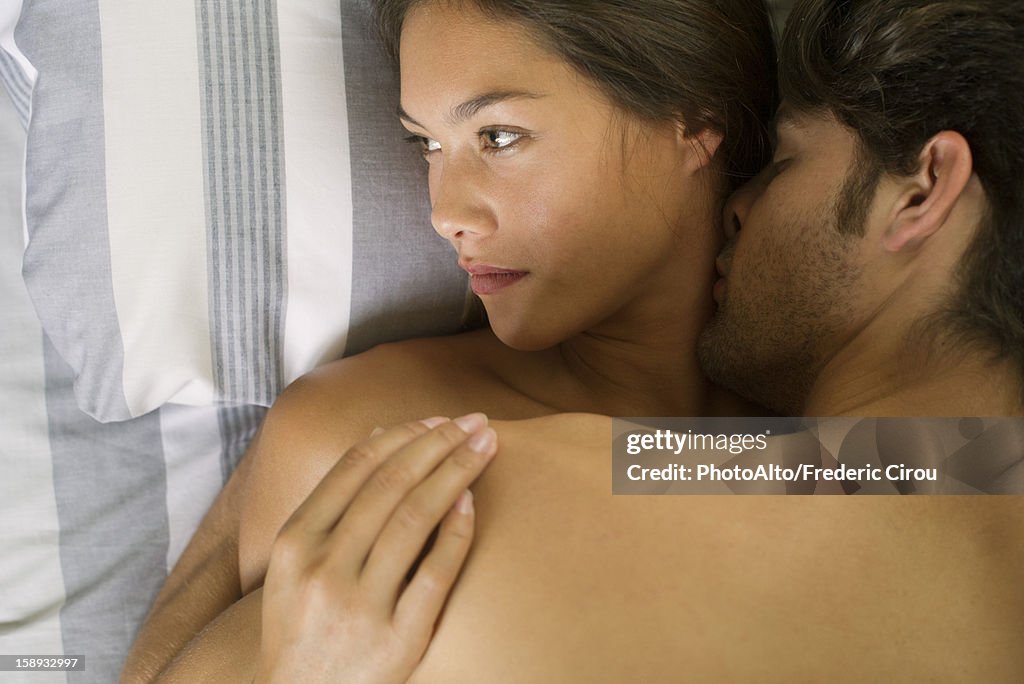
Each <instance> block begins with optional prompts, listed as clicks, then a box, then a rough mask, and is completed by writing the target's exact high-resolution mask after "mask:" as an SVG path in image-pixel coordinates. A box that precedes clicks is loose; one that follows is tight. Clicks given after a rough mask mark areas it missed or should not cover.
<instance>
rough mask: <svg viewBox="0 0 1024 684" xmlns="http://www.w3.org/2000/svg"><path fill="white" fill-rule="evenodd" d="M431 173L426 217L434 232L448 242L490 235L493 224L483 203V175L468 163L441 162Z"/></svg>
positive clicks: (493, 220)
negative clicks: (430, 199) (428, 216)
mask: <svg viewBox="0 0 1024 684" xmlns="http://www.w3.org/2000/svg"><path fill="white" fill-rule="evenodd" d="M432 171H433V170H432ZM435 173H436V174H437V179H436V181H435V182H434V183H431V198H432V204H433V210H432V212H431V216H430V219H431V223H433V225H434V230H436V231H437V233H438V234H439V235H441V237H443V238H446V239H447V240H449V241H452V242H454V241H456V240H462V239H466V238H470V237H485V236H487V235H490V234H491V233H493V232H494V231H495V229H496V228H497V221H496V220H495V217H494V213H493V211H492V210H491V208H490V206H489V202H488V200H487V195H486V192H485V189H484V183H483V182H482V181H483V172H482V171H481V170H479V169H474V168H472V165H470V164H465V163H461V162H458V161H456V160H445V161H444V162H442V167H441V168H440V169H437V170H436V171H435Z"/></svg>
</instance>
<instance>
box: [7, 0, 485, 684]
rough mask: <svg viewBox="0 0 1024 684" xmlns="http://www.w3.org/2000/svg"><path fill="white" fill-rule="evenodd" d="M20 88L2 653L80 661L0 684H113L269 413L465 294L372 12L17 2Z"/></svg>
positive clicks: (12, 61) (359, 8)
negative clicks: (286, 391)
mask: <svg viewBox="0 0 1024 684" xmlns="http://www.w3.org/2000/svg"><path fill="white" fill-rule="evenodd" d="M19 14H20V23H18V27H17V29H16V30H11V29H12V27H13V26H14V21H15V20H17V19H18V17H19ZM0 84H2V88H0V89H3V90H4V91H6V93H7V95H9V97H5V96H3V95H0V653H3V654H39V655H44V654H50V655H56V654H69V655H70V654H79V655H84V656H85V657H86V669H85V671H83V672H69V673H25V674H23V675H16V674H13V673H0V681H4V682H7V681H14V682H18V681H25V682H65V681H73V682H111V681H115V680H116V678H117V674H118V672H119V669H120V666H121V663H122V662H123V659H124V656H125V654H126V652H127V649H128V647H129V645H130V643H131V640H132V638H133V637H134V634H135V632H136V630H137V629H138V626H139V624H140V622H141V620H142V618H143V616H144V614H145V612H146V610H147V609H148V606H149V604H150V602H151V600H152V598H153V596H154V595H155V592H156V591H157V589H158V587H159V586H160V584H161V583H162V582H163V580H164V578H165V577H166V573H167V572H168V569H169V568H170V567H172V566H173V564H174V562H175V561H176V560H177V558H178V556H179V555H180V553H181V551H182V550H183V548H184V546H185V544H186V543H187V542H188V539H189V538H190V537H191V534H192V532H193V531H194V530H195V527H196V526H197V525H198V522H199V520H200V519H201V517H202V516H203V514H204V513H205V511H206V509H207V508H208V507H209V505H210V503H211V502H212V500H213V498H214V497H215V496H216V493H217V492H218V491H219V489H220V488H221V486H222V485H223V483H224V481H225V480H226V478H227V477H228V476H229V474H230V473H231V472H232V470H233V469H234V467H235V465H236V464H237V462H238V459H239V458H240V456H241V454H242V452H243V451H244V449H245V447H246V445H247V444H248V442H249V440H250V439H251V437H252V436H253V434H254V433H255V430H256V428H257V426H258V424H259V421H260V420H261V418H262V416H263V413H264V411H265V409H264V408H263V407H262V406H261V405H264V404H268V403H269V402H270V401H272V400H273V398H274V396H276V394H277V392H278V391H280V389H281V387H282V386H283V385H284V384H285V383H287V382H288V381H290V380H291V379H292V378H293V377H295V376H297V375H299V374H301V373H302V372H303V371H304V370H305V369H307V368H308V367H310V366H311V365H313V364H315V363H318V362H320V361H323V360H326V359H330V358H334V357H336V356H338V355H340V354H342V353H356V352H358V351H362V350H364V349H367V348H369V347H370V346H372V345H374V344H376V343H378V342H381V341H384V340H390V339H399V338H403V337H410V336H416V335H423V334H431V333H440V332H444V331H452V330H456V329H458V327H459V326H460V321H461V317H462V312H463V306H464V301H465V298H464V290H465V282H464V279H463V277H462V275H461V274H460V273H459V272H458V271H457V269H456V268H455V265H454V259H452V258H451V255H450V254H449V253H448V248H447V246H446V245H445V244H444V243H443V242H442V241H440V240H439V239H438V238H437V237H436V236H435V235H433V232H432V231H431V230H430V226H429V215H428V200H427V197H426V185H425V179H424V177H423V165H422V160H421V159H419V157H418V155H417V153H416V151H415V150H413V149H410V146H408V145H404V144H403V143H402V142H401V141H400V140H401V137H402V132H401V129H400V128H399V127H398V126H397V124H396V123H395V121H394V119H395V117H394V111H395V109H396V105H397V94H396V90H395V87H394V86H395V84H394V81H393V74H392V73H391V70H390V67H389V66H388V65H387V64H386V63H385V61H384V57H383V56H382V54H381V53H380V51H379V49H378V48H377V46H376V44H375V43H374V41H373V39H372V38H371V36H370V34H369V32H368V28H367V24H366V7H365V5H364V3H362V2H356V1H355V0H352V1H350V0H344V1H343V2H341V3H338V2H333V1H332V2H323V1H320V0H316V1H314V0H289V1H288V2H287V3H284V2H280V3H276V4H275V3H274V2H270V1H269V0H195V1H194V2H181V1H180V0H171V1H170V2H156V1H155V0H147V1H141V2H116V3H115V2H110V1H109V0H103V1H100V0H25V2H24V7H22V3H21V2H20V0H0ZM23 173H24V174H25V175H24V176H23ZM23 181H24V185H23ZM23 203H24V204H23ZM23 207H24V214H25V216H24V217H23ZM26 223H27V226H26ZM23 268H24V278H23V277H22V269H23Z"/></svg>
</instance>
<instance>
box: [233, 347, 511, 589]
mask: <svg viewBox="0 0 1024 684" xmlns="http://www.w3.org/2000/svg"><path fill="white" fill-rule="evenodd" d="M486 345H487V340H486V337H485V335H484V334H483V331H478V332H476V333H468V334H466V335H459V336H453V337H444V338H433V339H420V340H411V341H407V342H400V343H393V344H385V345H381V346H378V347H375V348H374V349H371V350H369V351H367V352H364V353H362V354H359V355H357V356H353V357H350V358H346V359H342V360H340V361H335V362H333V363H330V364H327V365H325V366H322V367H320V368H318V369H316V370H314V371H312V372H311V373H309V374H307V375H305V376H303V377H302V378H300V379H299V380H297V381H295V382H294V383H292V384H291V385H290V386H289V387H288V388H287V389H286V390H285V391H284V392H283V393H282V394H281V396H280V397H278V399H277V401H276V402H275V403H274V405H273V406H272V407H271V409H270V411H269V412H268V414H267V417H266V419H265V420H264V423H263V426H262V427H261V428H260V432H259V434H258V435H257V437H256V439H255V440H254V441H253V444H252V446H250V448H249V452H248V454H247V455H246V458H247V459H250V460H251V461H252V462H251V470H250V472H249V475H248V477H247V478H246V482H245V483H244V489H243V497H242V510H241V516H240V517H241V522H240V525H239V559H240V565H241V574H242V585H243V589H245V590H250V589H252V588H254V587H255V586H258V582H259V581H261V580H262V577H263V573H264V572H265V570H266V564H267V559H268V556H269V552H270V546H271V544H272V543H273V540H274V538H275V537H276V536H277V532H278V530H280V527H281V525H283V524H284V522H285V521H286V520H287V519H288V517H289V516H290V515H291V513H292V512H293V511H294V510H295V508H296V507H297V506H298V505H299V503H301V502H302V501H303V500H304V499H305V498H306V496H308V495H309V493H310V492H311V491H312V490H313V488H314V487H315V486H316V485H317V483H318V482H319V481H320V480H321V479H322V478H323V476H324V474H326V472H327V471H328V470H329V469H330V468H331V467H332V466H333V465H334V464H335V463H337V461H338V459H339V458H341V456H342V455H343V454H344V453H345V451H346V450H347V449H348V448H349V447H351V446H352V445H353V444H355V443H356V442H358V441H360V440H361V439H364V438H366V437H367V436H368V435H369V434H370V432H372V431H373V429H374V428H375V427H378V426H390V425H396V424H399V423H404V422H408V421H413V420H419V419H422V418H428V417H430V416H436V415H442V416H449V417H455V416H456V415H461V414H463V413H470V412H473V411H478V410H483V411H487V410H488V409H492V408H496V407H495V406H494V404H495V402H496V401H500V399H496V397H500V394H501V392H500V388H499V387H495V386H493V380H492V377H491V374H490V373H489V372H488V369H487V361H486V356H485V355H484V354H480V353H474V351H475V350H477V349H481V348H485V347H486Z"/></svg>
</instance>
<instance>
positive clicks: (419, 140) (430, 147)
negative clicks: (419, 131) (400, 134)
mask: <svg viewBox="0 0 1024 684" xmlns="http://www.w3.org/2000/svg"><path fill="white" fill-rule="evenodd" d="M405 141H406V142H408V143H411V144H413V145H419V148H420V152H422V153H423V156H424V157H425V156H427V155H428V154H430V153H431V152H438V151H439V150H440V149H441V143H439V142H437V141H436V140H434V139H432V138H427V137H425V136H422V135H410V136H409V137H408V138H406V139H405Z"/></svg>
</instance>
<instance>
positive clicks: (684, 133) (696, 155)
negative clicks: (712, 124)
mask: <svg viewBox="0 0 1024 684" xmlns="http://www.w3.org/2000/svg"><path fill="white" fill-rule="evenodd" d="M676 140H677V141H678V142H679V143H680V145H686V146H687V147H689V148H690V149H691V150H692V155H690V156H688V158H687V163H688V165H689V171H690V172H691V173H693V172H697V171H700V170H701V169H703V168H705V167H707V166H710V165H711V160H712V159H714V158H715V153H716V152H718V148H719V147H720V146H721V144H722V134H721V133H716V132H715V131H713V130H711V129H710V128H707V127H705V128H704V129H703V130H701V131H699V132H697V133H691V132H690V130H689V129H688V128H687V127H686V125H685V124H683V123H682V122H679V123H677V124H676Z"/></svg>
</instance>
